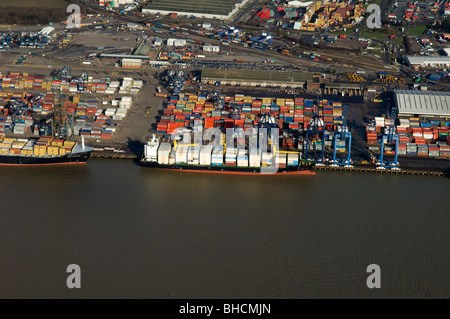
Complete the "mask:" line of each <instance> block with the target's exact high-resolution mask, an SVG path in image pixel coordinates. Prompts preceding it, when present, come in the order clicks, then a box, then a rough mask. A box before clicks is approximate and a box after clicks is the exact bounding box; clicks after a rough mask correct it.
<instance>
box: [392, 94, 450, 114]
mask: <svg viewBox="0 0 450 319" xmlns="http://www.w3.org/2000/svg"><path fill="white" fill-rule="evenodd" d="M394 103H395V106H396V107H397V109H398V114H399V116H402V115H403V116H428V117H449V116H450V92H437V91H436V92H432V91H416V90H394Z"/></svg>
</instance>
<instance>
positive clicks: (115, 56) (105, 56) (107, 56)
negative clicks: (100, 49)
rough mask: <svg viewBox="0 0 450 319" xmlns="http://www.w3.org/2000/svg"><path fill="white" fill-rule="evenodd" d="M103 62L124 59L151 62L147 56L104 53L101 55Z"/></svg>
mask: <svg viewBox="0 0 450 319" xmlns="http://www.w3.org/2000/svg"><path fill="white" fill-rule="evenodd" d="M100 58H101V59H102V60H122V59H134V60H150V57H149V56H146V55H130V54H115V53H102V54H100Z"/></svg>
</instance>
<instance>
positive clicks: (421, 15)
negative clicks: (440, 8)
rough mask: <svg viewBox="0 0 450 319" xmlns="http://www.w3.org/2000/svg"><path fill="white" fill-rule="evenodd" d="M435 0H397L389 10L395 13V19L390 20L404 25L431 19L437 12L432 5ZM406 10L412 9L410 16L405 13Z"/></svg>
mask: <svg viewBox="0 0 450 319" xmlns="http://www.w3.org/2000/svg"><path fill="white" fill-rule="evenodd" d="M435 2H436V1H408V0H397V1H395V3H394V4H393V7H392V10H391V11H390V12H389V14H393V15H395V19H391V21H396V22H398V23H402V24H405V25H407V24H414V23H424V22H430V21H433V20H434V19H435V17H436V14H437V10H435V7H434V3H435ZM407 10H412V11H411V12H412V14H410V16H409V15H408V14H406V11H407Z"/></svg>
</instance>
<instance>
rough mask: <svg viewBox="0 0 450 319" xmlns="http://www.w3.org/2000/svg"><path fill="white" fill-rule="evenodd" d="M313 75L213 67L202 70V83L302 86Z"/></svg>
mask: <svg viewBox="0 0 450 319" xmlns="http://www.w3.org/2000/svg"><path fill="white" fill-rule="evenodd" d="M313 77H314V74H313V73H309V72H280V71H260V70H242V69H213V68H204V69H203V70H202V83H203V84H216V83H220V84H221V85H242V86H263V87H266V86H268V87H283V88H286V87H289V88H304V86H305V84H306V83H307V82H313Z"/></svg>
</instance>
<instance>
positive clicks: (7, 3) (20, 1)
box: [0, 0, 68, 8]
mask: <svg viewBox="0 0 450 319" xmlns="http://www.w3.org/2000/svg"><path fill="white" fill-rule="evenodd" d="M67 6H68V3H67V2H65V1H64V0H39V1H36V0H15V1H11V0H0V7H33V8H65V7H67Z"/></svg>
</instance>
